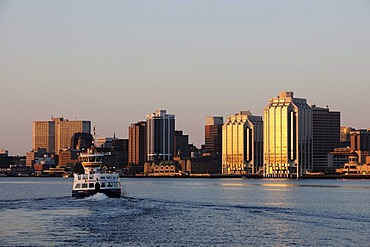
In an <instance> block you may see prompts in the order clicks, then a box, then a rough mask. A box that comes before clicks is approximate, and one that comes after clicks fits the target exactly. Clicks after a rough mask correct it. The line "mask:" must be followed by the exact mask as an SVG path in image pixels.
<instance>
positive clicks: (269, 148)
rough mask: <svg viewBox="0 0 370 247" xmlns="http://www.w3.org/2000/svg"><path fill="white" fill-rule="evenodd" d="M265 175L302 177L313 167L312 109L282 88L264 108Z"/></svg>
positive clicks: (303, 100) (304, 100)
mask: <svg viewBox="0 0 370 247" xmlns="http://www.w3.org/2000/svg"><path fill="white" fill-rule="evenodd" d="M263 136H264V153H265V167H264V176H265V177H300V176H302V174H304V173H306V172H307V171H309V170H312V110H311V107H310V106H309V105H308V104H307V101H306V99H299V98H294V97H293V92H281V93H280V95H279V96H278V97H277V98H273V99H271V100H270V103H269V104H268V105H267V107H266V108H265V110H264V132H263Z"/></svg>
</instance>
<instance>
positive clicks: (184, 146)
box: [174, 130, 190, 159]
mask: <svg viewBox="0 0 370 247" xmlns="http://www.w3.org/2000/svg"><path fill="white" fill-rule="evenodd" d="M174 151H175V155H176V156H179V157H180V159H184V158H189V157H190V148H189V135H184V133H183V131H182V130H176V131H175V139H174Z"/></svg>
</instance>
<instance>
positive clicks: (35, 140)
mask: <svg viewBox="0 0 370 247" xmlns="http://www.w3.org/2000/svg"><path fill="white" fill-rule="evenodd" d="M39 149H45V150H46V152H48V153H54V152H55V123H54V121H34V122H33V123H32V150H33V151H37V150H39Z"/></svg>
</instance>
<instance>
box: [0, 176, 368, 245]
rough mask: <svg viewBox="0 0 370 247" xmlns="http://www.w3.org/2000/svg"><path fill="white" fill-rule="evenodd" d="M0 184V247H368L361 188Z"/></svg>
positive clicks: (232, 183)
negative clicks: (114, 195) (75, 193)
mask: <svg viewBox="0 0 370 247" xmlns="http://www.w3.org/2000/svg"><path fill="white" fill-rule="evenodd" d="M121 182H122V186H123V195H124V196H123V197H122V198H120V199H110V198H107V197H106V196H105V195H103V194H98V195H95V196H93V197H89V198H85V199H75V198H72V197H71V186H72V179H63V178H0V210H1V214H0V246H9V245H10V246H369V245H370V243H369V229H370V181H369V180H275V179H274V180H268V179H190V178H123V179H121Z"/></svg>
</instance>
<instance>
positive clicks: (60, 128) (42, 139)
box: [32, 117, 91, 155]
mask: <svg viewBox="0 0 370 247" xmlns="http://www.w3.org/2000/svg"><path fill="white" fill-rule="evenodd" d="M78 132H82V133H90V132H91V122H90V121H81V120H72V121H70V120H68V119H64V118H62V117H61V118H51V121H34V122H33V126H32V150H38V149H39V148H45V149H46V151H47V152H48V153H55V154H57V155H58V154H59V150H62V149H66V148H70V147H71V138H72V136H73V134H74V133H78Z"/></svg>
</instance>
